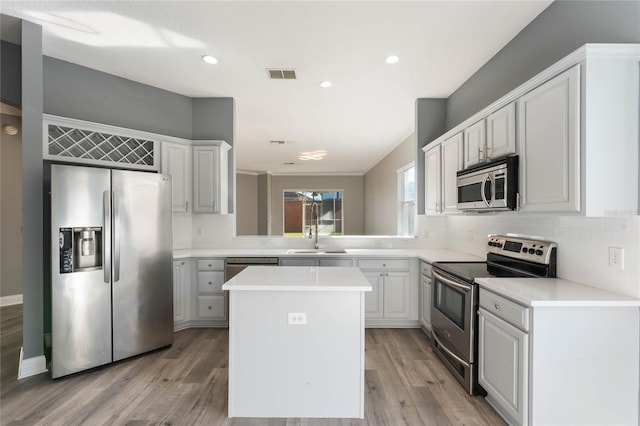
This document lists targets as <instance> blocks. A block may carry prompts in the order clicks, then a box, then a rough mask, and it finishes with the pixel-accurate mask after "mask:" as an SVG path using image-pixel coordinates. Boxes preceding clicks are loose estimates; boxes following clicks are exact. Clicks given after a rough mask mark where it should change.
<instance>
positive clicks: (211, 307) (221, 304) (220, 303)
mask: <svg viewBox="0 0 640 426" xmlns="http://www.w3.org/2000/svg"><path fill="white" fill-rule="evenodd" d="M197 309H198V318H201V319H217V320H224V319H227V313H226V302H225V297H224V294H214V295H211V296H198V306H197Z"/></svg>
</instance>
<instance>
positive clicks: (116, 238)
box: [113, 191, 120, 283]
mask: <svg viewBox="0 0 640 426" xmlns="http://www.w3.org/2000/svg"><path fill="white" fill-rule="evenodd" d="M118 281H120V199H119V198H118V191H113V282H114V283H117V282H118Z"/></svg>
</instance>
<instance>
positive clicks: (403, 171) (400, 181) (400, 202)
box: [396, 161, 418, 237]
mask: <svg viewBox="0 0 640 426" xmlns="http://www.w3.org/2000/svg"><path fill="white" fill-rule="evenodd" d="M410 169H413V182H414V198H413V200H409V201H407V200H405V176H406V175H407V172H408V171H409V170H410ZM396 174H397V178H396V181H397V185H398V191H397V199H396V202H397V211H396V225H397V226H396V232H397V234H398V235H401V236H406V237H412V236H413V237H415V236H416V233H417V226H416V222H417V218H418V214H417V210H416V207H417V201H418V200H417V194H416V193H415V191H416V190H417V186H416V177H417V176H416V162H415V161H411V162H410V163H408V164H405V165H404V166H402V167H400V168H399V169H397V170H396ZM407 204H413V212H414V214H413V229H411V230H409V229H408V227H409V225H410V224H409V223H408V221H407V222H406V221H405V219H407V218H405V216H404V213H403V212H404V207H405V205H407ZM405 229H406V232H405Z"/></svg>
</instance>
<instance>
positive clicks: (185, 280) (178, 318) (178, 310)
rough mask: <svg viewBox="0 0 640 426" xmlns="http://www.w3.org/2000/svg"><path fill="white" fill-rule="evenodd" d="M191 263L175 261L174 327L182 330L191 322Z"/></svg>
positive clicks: (188, 261) (186, 260) (182, 260)
mask: <svg viewBox="0 0 640 426" xmlns="http://www.w3.org/2000/svg"><path fill="white" fill-rule="evenodd" d="M190 271H191V261H190V260H189V259H180V260H174V261H173V327H174V329H175V330H179V329H182V328H184V327H185V326H186V324H185V323H186V322H187V321H188V320H189V305H190V303H189V302H190V297H189V295H190V293H191V292H190Z"/></svg>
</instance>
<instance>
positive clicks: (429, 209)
mask: <svg viewBox="0 0 640 426" xmlns="http://www.w3.org/2000/svg"><path fill="white" fill-rule="evenodd" d="M440 176H441V175H440V145H438V146H435V147H433V148H431V149H430V150H428V151H426V152H425V153H424V180H425V182H424V192H425V194H424V203H425V206H424V211H425V214H431V215H433V214H438V213H440V212H441V205H440V200H441V193H440V188H441V184H440Z"/></svg>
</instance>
